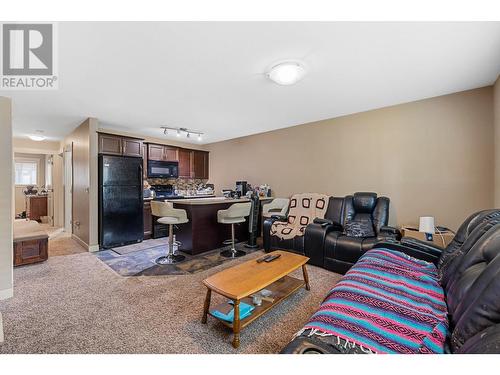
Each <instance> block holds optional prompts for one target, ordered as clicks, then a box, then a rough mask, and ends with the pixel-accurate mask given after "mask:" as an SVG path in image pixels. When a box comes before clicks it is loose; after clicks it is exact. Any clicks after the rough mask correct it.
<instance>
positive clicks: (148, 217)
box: [144, 201, 153, 240]
mask: <svg viewBox="0 0 500 375" xmlns="http://www.w3.org/2000/svg"><path fill="white" fill-rule="evenodd" d="M152 235H153V216H152V214H151V202H149V201H145V202H144V239H145V240H149V239H150V238H151V236H152Z"/></svg>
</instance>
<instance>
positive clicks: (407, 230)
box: [401, 225, 455, 247]
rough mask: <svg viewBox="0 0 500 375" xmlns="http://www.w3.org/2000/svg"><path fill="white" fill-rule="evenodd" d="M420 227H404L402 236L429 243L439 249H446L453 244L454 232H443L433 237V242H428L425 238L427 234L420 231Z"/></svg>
mask: <svg viewBox="0 0 500 375" xmlns="http://www.w3.org/2000/svg"><path fill="white" fill-rule="evenodd" d="M417 228H418V226H415V225H403V226H402V227H401V235H402V236H403V237H411V238H415V239H417V240H420V241H424V242H429V243H430V244H432V245H435V246H439V247H446V246H448V244H449V243H450V242H451V240H452V239H453V237H455V235H454V234H453V233H452V232H441V233H438V232H437V231H436V233H434V234H433V235H432V241H427V239H426V238H425V233H422V232H419V231H418V229H417Z"/></svg>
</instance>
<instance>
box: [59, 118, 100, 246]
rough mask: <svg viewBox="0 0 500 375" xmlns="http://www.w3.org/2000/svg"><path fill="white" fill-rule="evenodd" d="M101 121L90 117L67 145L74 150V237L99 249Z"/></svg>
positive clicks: (68, 140) (75, 131) (66, 139)
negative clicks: (98, 197)
mask: <svg viewBox="0 0 500 375" xmlns="http://www.w3.org/2000/svg"><path fill="white" fill-rule="evenodd" d="M96 131H97V120H96V119H92V118H89V119H87V120H85V121H84V122H83V123H82V124H81V125H80V126H79V127H77V128H76V129H75V130H74V131H73V132H72V133H71V134H70V135H68V136H67V137H66V138H65V140H64V142H63V144H64V145H65V146H71V145H72V147H73V205H72V207H73V235H74V236H75V237H76V239H77V240H79V241H80V242H81V243H82V244H83V245H84V246H86V247H87V248H88V249H89V250H91V251H92V250H98V217H97V213H98V201H97V183H98V182H97V133H96Z"/></svg>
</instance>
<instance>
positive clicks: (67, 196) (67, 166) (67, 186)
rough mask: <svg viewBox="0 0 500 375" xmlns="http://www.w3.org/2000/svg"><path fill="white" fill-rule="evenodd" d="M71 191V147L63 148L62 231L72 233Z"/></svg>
mask: <svg viewBox="0 0 500 375" xmlns="http://www.w3.org/2000/svg"><path fill="white" fill-rule="evenodd" d="M72 192H73V152H72V150H71V148H68V149H67V150H64V231H65V232H67V233H73V231H72V226H71V221H72V220H73V217H72V213H73V208H72V203H73V198H72Z"/></svg>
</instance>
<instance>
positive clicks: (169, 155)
mask: <svg viewBox="0 0 500 375" xmlns="http://www.w3.org/2000/svg"><path fill="white" fill-rule="evenodd" d="M148 160H159V161H178V160H179V154H178V149H177V148H176V147H170V146H163V145H156V144H153V143H149V144H148Z"/></svg>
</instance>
